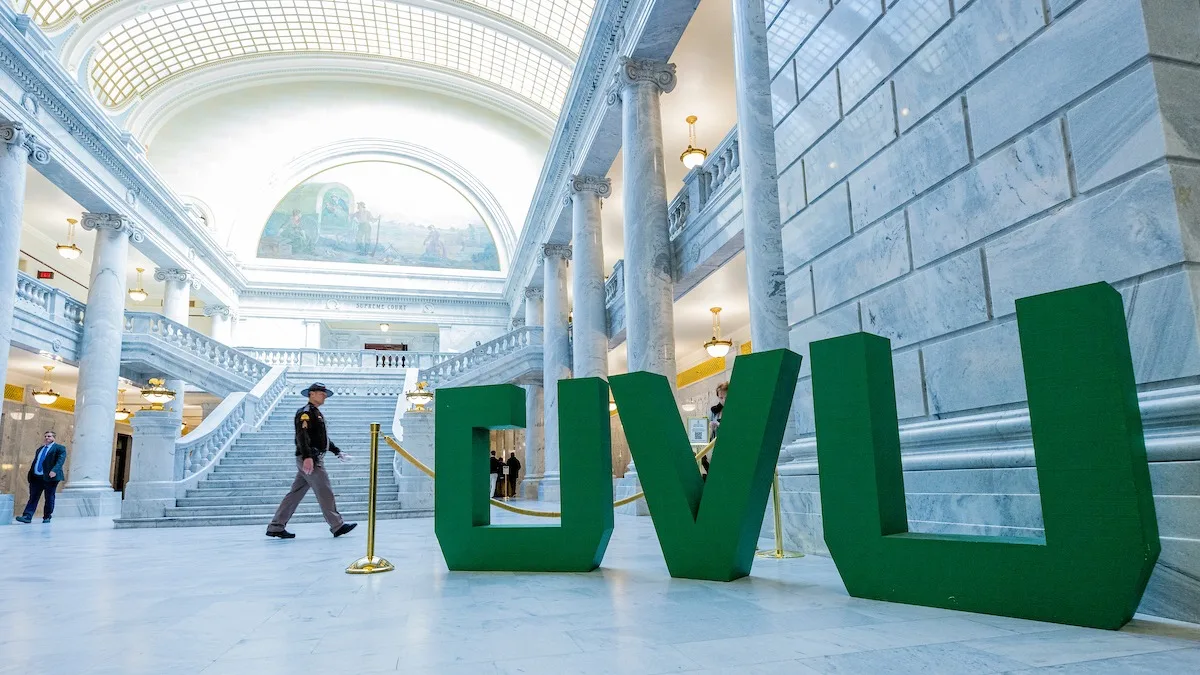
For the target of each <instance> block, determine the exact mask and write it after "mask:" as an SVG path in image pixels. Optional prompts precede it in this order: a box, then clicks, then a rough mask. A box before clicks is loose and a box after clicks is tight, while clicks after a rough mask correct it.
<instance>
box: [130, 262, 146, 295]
mask: <svg viewBox="0 0 1200 675" xmlns="http://www.w3.org/2000/svg"><path fill="white" fill-rule="evenodd" d="M145 271H146V270H145V268H142V267H139V268H137V288H131V289H129V299H130V300H133V301H134V302H142V301H144V300H145V299H146V298H148V297H150V296H148V295H147V294H146V289H144V288H142V272H145Z"/></svg>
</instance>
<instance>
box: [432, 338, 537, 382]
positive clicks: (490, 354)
mask: <svg viewBox="0 0 1200 675" xmlns="http://www.w3.org/2000/svg"><path fill="white" fill-rule="evenodd" d="M541 349H542V327H541V326H524V327H522V328H518V329H516V330H513V331H511V332H508V333H505V334H504V335H501V336H500V337H498V338H496V339H494V340H490V341H488V342H485V343H483V344H482V345H480V346H478V347H475V348H474V349H471V350H470V351H466V352H463V353H462V354H458V355H456V356H454V357H453V358H450V359H447V360H445V361H443V362H441V363H438V364H437V365H435V366H433V367H431V368H425V369H422V370H421V375H420V377H421V380H423V381H425V382H428V383H429V386H430V388H431V389H433V388H437V387H439V386H444V385H446V384H447V383H449V382H454V381H457V380H461V379H462V378H463V377H464V376H466V375H469V374H471V373H477V372H483V371H482V369H483V367H485V366H493V367H495V366H497V365H503V364H502V363H500V362H501V361H502V360H504V359H505V357H509V356H512V355H517V354H523V355H524V354H529V353H531V352H536V353H537V356H538V359H540V358H541ZM514 363H515V362H514ZM516 368H517V369H518V370H520V372H519V373H516V374H514V375H513V376H512V377H511V378H508V379H501V380H497V383H498V382H500V381H504V382H513V381H518V380H520V379H522V378H525V377H528V376H529V373H530V372H532V371H531V370H530V367H525V366H524V365H516ZM536 370H537V374H538V377H539V378H540V377H541V365H540V363H539V364H538V365H537V367H536Z"/></svg>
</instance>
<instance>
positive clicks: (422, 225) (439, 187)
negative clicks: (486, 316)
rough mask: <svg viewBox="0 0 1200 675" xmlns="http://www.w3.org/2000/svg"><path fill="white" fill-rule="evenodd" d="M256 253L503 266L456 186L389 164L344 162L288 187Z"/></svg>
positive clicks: (464, 266)
mask: <svg viewBox="0 0 1200 675" xmlns="http://www.w3.org/2000/svg"><path fill="white" fill-rule="evenodd" d="M258 257H259V258H274V259H279V260H315V261H322V262H338V263H366V264H374V265H400V266H405V267H440V268H451V269H465V270H488V271H499V270H500V257H499V255H498V253H497V251H496V242H495V240H493V239H492V235H491V232H489V231H488V228H487V226H486V225H485V224H484V222H483V218H481V217H480V215H479V212H478V211H476V210H475V208H474V206H472V205H471V202H469V201H468V200H467V198H466V197H464V196H463V194H462V193H461V192H459V191H458V190H456V189H454V188H453V187H451V186H450V185H449V184H447V183H446V182H445V181H443V180H441V179H440V178H437V177H436V176H433V175H431V174H429V173H426V172H424V171H421V170H420V169H415V168H412V167H409V166H404V165H401V164H392V163H389V162H359V163H355V164H345V165H343V166H339V167H335V168H332V169H329V170H326V171H323V172H321V173H319V174H317V175H315V176H313V177H312V178H309V179H308V180H306V181H304V182H303V183H301V184H299V185H297V186H296V187H294V188H292V190H291V191H290V192H288V193H287V195H286V196H284V198H283V199H282V200H280V202H279V204H277V205H276V206H275V209H274V210H273V211H272V212H271V215H270V217H269V218H268V219H267V223H266V226H265V227H264V228H263V232H262V237H261V238H260V239H259V241H258Z"/></svg>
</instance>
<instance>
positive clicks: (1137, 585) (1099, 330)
mask: <svg viewBox="0 0 1200 675" xmlns="http://www.w3.org/2000/svg"><path fill="white" fill-rule="evenodd" d="M1017 324H1018V329H1019V331H1020V337H1021V358H1022V361H1023V365H1024V370H1025V386H1026V390H1027V392H1028V395H1029V416H1030V420H1031V423H1032V428H1033V446H1034V453H1035V459H1036V464H1037V477H1038V485H1039V487H1040V490H1041V504H1042V519H1043V522H1044V524H1045V540H1044V541H1043V540H1041V539H1033V538H1018V537H983V536H966V535H943V534H921V533H913V532H909V531H908V516H907V512H906V510H905V504H904V477H903V473H902V470H901V463H900V435H899V431H898V426H897V421H896V398H895V393H894V392H895V389H894V388H893V386H894V385H893V375H892V364H891V351H890V346H889V343H888V341H887V340H885V339H884V338H881V337H877V336H874V335H868V334H866V333H858V334H855V335H847V336H845V337H840V338H834V339H831V340H823V341H820V342H815V343H813V344H812V364H813V400H814V407H815V409H816V428H817V457H818V461H819V463H820V476H821V477H820V480H821V509H822V512H823V519H824V527H825V542H826V543H827V544H828V546H829V552H830V553H831V554H832V555H833V559H834V562H835V563H836V564H837V568H838V572H840V573H841V576H842V580H843V581H844V582H845V584H846V590H847V591H849V593H850V595H853V596H856V597H860V598H872V599H875V600H886V601H889V602H903V603H909V604H915V605H929V606H933V607H946V608H950V609H958V610H966V611H971V612H983V613H986V614H1000V615H1004V616H1012V617H1021V618H1026V619H1035V620H1038V621H1052V622H1056V623H1065V624H1074V625H1079V626H1090V627H1094V628H1109V629H1116V628H1120V627H1121V626H1122V625H1124V624H1125V623H1126V622H1127V621H1129V619H1130V618H1131V617H1132V616H1133V613H1134V610H1135V609H1136V608H1137V605H1138V602H1139V601H1140V600H1141V597H1142V592H1143V591H1144V590H1145V589H1146V582H1147V581H1148V580H1149V578H1150V572H1151V570H1152V569H1153V568H1154V563H1155V561H1156V560H1157V559H1158V554H1159V541H1158V525H1157V522H1156V521H1155V515H1154V502H1153V497H1152V494H1151V491H1150V472H1149V467H1148V466H1147V464H1146V447H1145V440H1144V438H1143V436H1142V422H1141V417H1140V413H1139V410H1138V401H1137V390H1136V388H1135V386H1134V376H1133V364H1132V359H1131V358H1130V353H1129V336H1128V334H1127V333H1126V329H1125V316H1124V312H1123V311H1122V304H1121V296H1120V294H1118V293H1117V291H1115V290H1113V288H1112V287H1111V286H1109V285H1108V284H1104V283H1099V284H1092V285H1089V286H1081V287H1078V288H1072V289H1068V290H1065V291H1058V292H1055V293H1048V294H1045V295H1039V296H1034V297H1030V298H1023V299H1021V300H1018V301H1017ZM981 386H986V383H981Z"/></svg>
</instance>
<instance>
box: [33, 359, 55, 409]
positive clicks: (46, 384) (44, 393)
mask: <svg viewBox="0 0 1200 675" xmlns="http://www.w3.org/2000/svg"><path fill="white" fill-rule="evenodd" d="M42 367H43V368H45V369H46V374H45V376H43V377H42V388H41V389H37V390H34V392H33V400H35V401H37V402H38V403H39V404H41V405H52V404H53V403H54V402H55V401H57V400H58V392H56V391H54V389H53V388H52V387H51V386H50V371H52V370H54V366H42Z"/></svg>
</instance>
